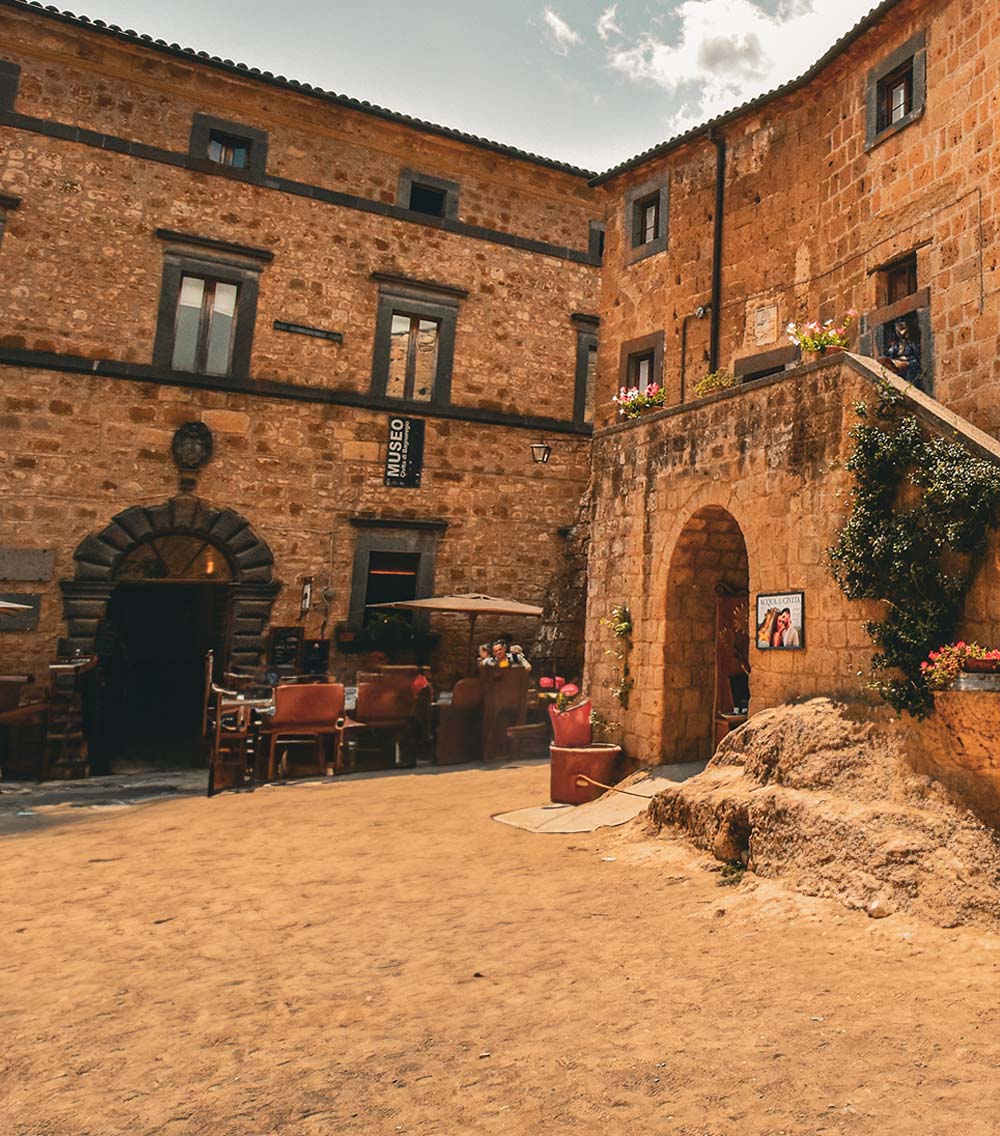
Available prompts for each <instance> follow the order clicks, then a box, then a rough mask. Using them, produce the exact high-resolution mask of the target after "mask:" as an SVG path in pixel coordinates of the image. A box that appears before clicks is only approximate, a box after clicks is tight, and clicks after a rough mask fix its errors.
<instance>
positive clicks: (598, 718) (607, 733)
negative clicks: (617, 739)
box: [590, 710, 621, 744]
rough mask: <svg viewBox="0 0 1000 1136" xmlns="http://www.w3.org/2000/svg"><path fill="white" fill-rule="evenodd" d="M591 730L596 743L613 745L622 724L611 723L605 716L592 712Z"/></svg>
mask: <svg viewBox="0 0 1000 1136" xmlns="http://www.w3.org/2000/svg"><path fill="white" fill-rule="evenodd" d="M590 728H591V731H592V733H593V736H594V741H595V742H602V743H604V744H611V743H612V740H613V738H614V736H615V735H616V734H617V733H618V730H619V729H620V728H621V723H620V722H611V721H609V720H608V719H607V718H605V717H604V715H603V714H598V713H597V711H596V710H591V712H590Z"/></svg>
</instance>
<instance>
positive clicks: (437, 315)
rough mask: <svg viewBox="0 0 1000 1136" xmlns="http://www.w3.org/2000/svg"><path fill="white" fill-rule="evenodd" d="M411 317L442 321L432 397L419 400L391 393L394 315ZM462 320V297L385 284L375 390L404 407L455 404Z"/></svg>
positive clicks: (380, 301) (377, 329) (378, 320)
mask: <svg viewBox="0 0 1000 1136" xmlns="http://www.w3.org/2000/svg"><path fill="white" fill-rule="evenodd" d="M394 315H401V316H409V317H410V318H411V319H412V318H417V319H428V320H435V321H436V322H437V324H438V345H437V366H436V368H435V372H434V384H433V387H432V388H431V397H430V398H429V399H427V400H421V401H419V402H418V401H416V400H414V399H408V398H396V397H395V396H394V395H391V394H388V393H387V390H388V386H389V366H390V360H391V352H392V317H393V316H394ZM457 322H458V299H457V298H453V297H450V296H446V295H441V294H438V293H434V292H430V291H421V290H420V289H419V287H418V286H417V285H414V286H412V287H406V286H400V285H383V286H382V287H381V288H380V289H379V297H378V310H377V313H376V316H375V339H374V343H373V345H372V381H371V393H372V394H373V395H376V396H377V397H379V398H384V399H387V400H388V401H390V402H392V403H394V404H398V405H400V406H411V407H413V408H414V409H417V408H420V407H424V408H427V407H432V406H448V405H450V403H451V378H452V366H453V363H454V357H455V329H456V324H457Z"/></svg>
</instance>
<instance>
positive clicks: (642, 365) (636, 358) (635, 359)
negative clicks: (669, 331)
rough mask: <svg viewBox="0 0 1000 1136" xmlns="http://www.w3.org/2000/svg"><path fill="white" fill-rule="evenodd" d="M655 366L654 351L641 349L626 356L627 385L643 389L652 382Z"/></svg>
mask: <svg viewBox="0 0 1000 1136" xmlns="http://www.w3.org/2000/svg"><path fill="white" fill-rule="evenodd" d="M655 368H656V352H655V351H643V352H641V353H640V354H637V355H630V356H629V357H628V385H629V386H630V387H638V388H639V390H640V391H645V390H646V388H647V387H648V386H649V385H650V383H652V382H653V381H654V380H653V376H654V374H655Z"/></svg>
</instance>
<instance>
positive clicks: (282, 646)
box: [267, 627, 302, 671]
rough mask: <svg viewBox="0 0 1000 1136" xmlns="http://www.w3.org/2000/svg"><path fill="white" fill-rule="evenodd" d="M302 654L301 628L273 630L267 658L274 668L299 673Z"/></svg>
mask: <svg viewBox="0 0 1000 1136" xmlns="http://www.w3.org/2000/svg"><path fill="white" fill-rule="evenodd" d="M301 652H302V628H301V627H272V628H271V646H270V650H269V651H268V656H267V657H268V660H269V662H270V664H271V666H272V667H288V668H290V669H291V670H293V671H297V670H298V669H299V656H300V654H301Z"/></svg>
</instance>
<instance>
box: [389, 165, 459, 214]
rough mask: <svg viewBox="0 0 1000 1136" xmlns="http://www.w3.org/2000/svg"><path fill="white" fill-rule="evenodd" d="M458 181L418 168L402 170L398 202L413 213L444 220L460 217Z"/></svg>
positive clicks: (397, 190) (398, 186)
mask: <svg viewBox="0 0 1000 1136" xmlns="http://www.w3.org/2000/svg"><path fill="white" fill-rule="evenodd" d="M458 189H459V186H458V182H456V181H447V180H446V179H445V178H440V177H435V176H434V175H433V174H426V173H421V172H420V171H418V170H400V172H399V183H398V185H397V187H396V203H397V204H398V205H400V206H402V208H403V209H409V210H410V212H411V213H421V214H423V216H425V217H440V218H442V219H443V220H448V221H455V220H457V219H458Z"/></svg>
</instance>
